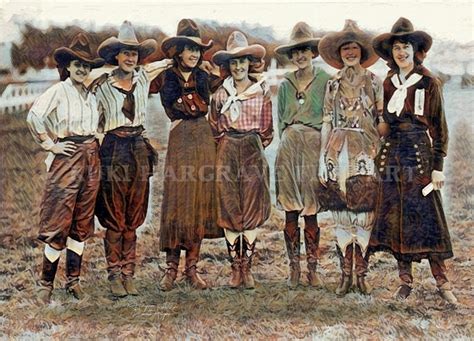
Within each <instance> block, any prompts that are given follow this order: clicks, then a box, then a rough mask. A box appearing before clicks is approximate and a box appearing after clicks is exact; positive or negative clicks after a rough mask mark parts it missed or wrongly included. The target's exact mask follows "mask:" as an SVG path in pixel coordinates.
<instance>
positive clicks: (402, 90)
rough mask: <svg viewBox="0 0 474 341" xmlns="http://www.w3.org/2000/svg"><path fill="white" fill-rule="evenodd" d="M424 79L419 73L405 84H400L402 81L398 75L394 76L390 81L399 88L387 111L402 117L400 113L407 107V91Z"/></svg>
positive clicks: (409, 78) (414, 74)
mask: <svg viewBox="0 0 474 341" xmlns="http://www.w3.org/2000/svg"><path fill="white" fill-rule="evenodd" d="M421 78H423V76H422V75H420V74H419V73H413V74H412V75H411V76H410V77H408V79H407V80H406V81H405V83H403V84H400V80H399V79H398V75H397V74H394V75H393V76H392V78H390V80H391V81H392V84H393V85H394V86H395V87H396V88H397V90H395V92H394V93H393V95H392V98H390V101H389V102H388V105H387V110H388V112H391V113H396V114H397V116H400V113H401V112H402V110H403V107H404V105H405V98H406V97H407V89H408V88H409V87H410V86H412V85H415V84H416V83H418V82H419V81H420V79H421Z"/></svg>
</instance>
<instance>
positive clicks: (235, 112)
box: [221, 77, 265, 122]
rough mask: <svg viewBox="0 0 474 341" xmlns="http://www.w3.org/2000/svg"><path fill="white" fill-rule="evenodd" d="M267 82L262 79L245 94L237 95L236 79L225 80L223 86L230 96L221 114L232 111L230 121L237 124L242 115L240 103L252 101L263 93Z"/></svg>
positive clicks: (228, 78)
mask: <svg viewBox="0 0 474 341" xmlns="http://www.w3.org/2000/svg"><path fill="white" fill-rule="evenodd" d="M264 81H265V78H264V77H262V78H261V79H260V80H259V81H258V82H257V83H254V84H252V85H251V86H250V87H248V88H247V90H245V91H244V92H242V93H240V94H238V95H237V89H236V88H235V86H234V79H233V78H232V77H227V78H226V79H225V80H224V83H223V84H222V86H223V87H224V89H225V90H226V91H227V93H228V94H229V97H228V98H227V101H226V102H225V103H224V105H223V106H222V109H221V114H224V113H225V112H226V111H227V110H229V109H230V119H231V121H232V122H235V121H236V120H237V118H238V117H239V115H240V105H239V103H238V102H239V101H245V100H247V99H250V98H252V97H254V96H256V95H258V94H261V93H263V89H262V83H263V82H264Z"/></svg>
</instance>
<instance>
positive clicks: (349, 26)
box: [342, 19, 360, 32]
mask: <svg viewBox="0 0 474 341" xmlns="http://www.w3.org/2000/svg"><path fill="white" fill-rule="evenodd" d="M342 30H343V31H347V32H360V28H359V26H358V25H357V23H356V22H355V21H354V20H351V19H346V22H345V24H344V28H343V29H342Z"/></svg>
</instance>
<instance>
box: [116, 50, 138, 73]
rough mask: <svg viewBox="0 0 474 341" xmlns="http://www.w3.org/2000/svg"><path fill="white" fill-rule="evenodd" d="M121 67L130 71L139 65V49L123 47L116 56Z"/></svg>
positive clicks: (125, 70)
mask: <svg viewBox="0 0 474 341" xmlns="http://www.w3.org/2000/svg"><path fill="white" fill-rule="evenodd" d="M115 59H117V63H118V66H119V68H120V69H121V70H122V71H124V72H126V73H130V72H133V70H134V69H135V68H136V67H137V65H138V51H137V50H134V49H122V50H120V52H119V54H118V55H117V56H116V57H115Z"/></svg>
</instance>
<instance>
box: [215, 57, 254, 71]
mask: <svg viewBox="0 0 474 341" xmlns="http://www.w3.org/2000/svg"><path fill="white" fill-rule="evenodd" d="M237 58H239V59H240V58H246V59H247V60H248V61H249V64H250V65H249V73H252V72H254V71H255V68H257V67H260V66H261V63H262V61H261V60H260V59H258V58H255V57H254V56H252V55H245V56H239V57H235V58H229V59H227V60H226V61H225V62H224V63H223V64H222V65H221V70H222V71H223V72H224V74H225V75H230V61H231V60H232V59H237Z"/></svg>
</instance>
